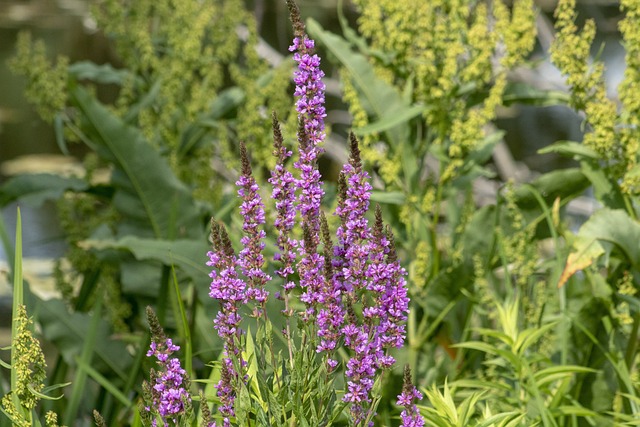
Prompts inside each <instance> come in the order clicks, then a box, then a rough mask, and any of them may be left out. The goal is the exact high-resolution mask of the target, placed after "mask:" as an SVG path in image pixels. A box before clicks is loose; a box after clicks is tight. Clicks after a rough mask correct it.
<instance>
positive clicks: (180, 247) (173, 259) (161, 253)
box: [80, 236, 211, 289]
mask: <svg viewBox="0 0 640 427" xmlns="http://www.w3.org/2000/svg"><path fill="white" fill-rule="evenodd" d="M80 246H81V247H82V248H85V249H96V250H104V249H123V250H126V251H129V252H131V253H132V254H133V256H134V257H135V258H136V259H137V260H154V261H160V262H162V263H163V264H165V265H175V266H177V267H179V268H180V269H181V270H182V271H183V272H184V273H185V274H187V276H189V277H190V278H191V279H192V280H193V282H194V284H195V285H196V286H197V288H198V289H207V288H208V286H209V284H210V279H209V273H210V272H211V271H210V269H208V268H207V267H206V265H205V262H206V259H207V258H206V255H207V251H208V250H209V246H208V244H207V243H206V242H204V241H202V242H200V241H195V240H160V239H145V238H139V237H136V236H126V237H123V238H122V239H119V240H85V241H83V242H81V243H80Z"/></svg>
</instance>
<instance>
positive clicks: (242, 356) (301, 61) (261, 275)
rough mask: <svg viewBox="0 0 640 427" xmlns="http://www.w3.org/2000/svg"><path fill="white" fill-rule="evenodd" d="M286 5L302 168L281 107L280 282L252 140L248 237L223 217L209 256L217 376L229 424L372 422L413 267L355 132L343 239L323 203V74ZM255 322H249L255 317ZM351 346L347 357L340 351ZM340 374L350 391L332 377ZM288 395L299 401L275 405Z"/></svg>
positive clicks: (246, 190)
mask: <svg viewBox="0 0 640 427" xmlns="http://www.w3.org/2000/svg"><path fill="white" fill-rule="evenodd" d="M287 5H288V6H289V10H290V14H291V19H292V23H293V28H294V36H295V38H294V40H293V43H292V45H291V47H290V51H292V52H293V59H294V61H295V62H296V63H297V69H296V71H295V72H294V82H295V84H296V88H295V96H296V97H297V102H296V111H297V114H298V131H297V143H298V153H297V154H298V157H297V159H295V160H294V162H293V166H294V169H295V171H296V173H295V174H294V173H292V172H290V171H288V170H287V168H286V163H287V161H288V160H289V158H290V157H292V155H293V151H292V150H289V149H288V148H287V147H286V145H285V141H284V138H283V136H282V133H281V132H280V126H279V123H278V120H277V118H276V116H275V114H274V116H273V119H272V121H273V136H274V156H275V157H276V166H275V168H274V170H273V171H272V172H271V177H270V179H269V183H270V184H271V197H272V199H273V201H274V203H275V220H274V228H275V233H276V238H275V240H276V248H275V254H274V257H273V261H275V263H276V267H275V275H276V277H277V279H278V282H280V281H281V283H278V284H276V283H271V282H272V277H271V276H270V275H269V274H267V273H266V270H265V266H264V264H265V257H264V255H263V251H264V249H265V243H264V239H265V237H266V232H265V229H264V225H265V222H266V217H265V210H264V204H263V201H262V198H261V196H260V189H259V187H258V184H257V183H256V181H255V180H254V179H253V177H252V175H251V166H250V162H249V157H248V155H247V149H246V147H245V146H244V144H241V145H240V156H241V160H242V171H241V176H240V178H239V179H238V181H237V182H236V185H237V186H238V196H239V198H240V199H241V206H240V213H241V215H242V217H243V226H242V228H243V231H244V235H243V237H242V238H241V240H240V244H241V245H242V248H241V249H240V251H239V252H238V255H237V256H236V255H235V251H234V249H233V247H232V245H231V241H230V239H229V236H228V234H227V232H226V230H225V228H224V226H223V225H221V224H218V223H217V222H215V221H212V241H213V250H212V251H210V252H209V262H208V263H207V265H209V266H210V267H212V272H211V274H210V276H211V279H212V281H211V287H210V292H209V295H210V296H211V297H212V298H214V299H215V300H217V301H218V303H219V307H220V308H219V312H218V314H217V315H216V318H215V320H214V327H215V329H216V330H217V332H218V335H219V336H220V337H221V339H222V341H223V343H224V354H223V361H222V367H221V370H220V380H219V382H218V383H217V385H216V389H217V398H218V401H219V405H218V411H219V413H220V415H219V416H220V417H221V418H222V425H223V426H225V427H226V426H231V425H244V424H243V423H245V422H248V420H250V419H255V420H262V421H261V422H262V423H268V424H269V425H282V426H285V425H286V426H289V425H323V426H324V425H331V423H332V422H333V421H332V420H335V419H337V418H338V417H340V416H343V417H344V416H346V417H347V418H348V419H349V425H350V426H353V427H364V426H369V425H373V421H372V420H373V419H374V417H375V414H376V407H377V403H378V401H379V398H380V396H379V395H377V394H376V393H375V392H374V390H373V385H374V383H375V381H376V380H377V379H379V378H380V376H381V375H382V373H383V372H384V371H385V370H387V369H389V368H391V367H392V366H393V364H394V363H395V360H394V358H393V357H392V356H391V354H390V350H391V349H393V348H396V347H400V346H402V345H403V343H404V339H405V335H406V333H405V326H404V323H405V322H406V318H407V313H408V298H407V290H406V283H405V279H404V276H405V275H406V272H405V271H404V269H402V267H401V266H400V264H399V262H398V260H397V256H396V252H395V248H394V244H393V235H392V233H391V230H390V228H389V227H386V228H385V226H384V224H383V221H382V211H381V209H380V208H379V207H377V209H376V213H375V223H374V225H373V227H371V226H370V225H369V221H368V219H367V212H368V210H369V204H370V202H369V201H370V197H371V191H372V186H371V184H370V182H369V181H370V179H369V175H368V173H367V172H366V171H365V169H364V166H363V164H362V161H361V159H360V151H359V148H358V140H357V139H356V137H355V136H354V135H351V136H350V159H349V163H348V164H346V165H345V166H344V168H343V170H342V172H341V175H340V181H339V192H338V193H339V194H338V198H339V202H338V206H337V208H336V211H335V215H336V216H337V217H338V218H339V220H340V225H339V227H338V229H337V232H336V234H335V243H334V241H333V240H332V236H331V232H330V230H329V225H328V221H327V219H326V218H325V215H324V213H323V211H322V208H321V205H322V198H323V196H324V190H323V188H322V185H323V184H322V181H321V176H320V172H319V170H318V157H319V156H320V154H321V153H322V146H321V145H322V142H323V141H324V138H325V132H324V118H325V116H326V112H325V107H324V90H325V86H324V83H323V82H322V77H323V76H324V73H323V72H322V70H321V69H320V58H319V57H318V55H317V54H315V53H314V47H315V43H314V41H313V40H312V39H310V38H309V37H308V36H307V34H306V33H305V30H304V25H303V24H302V21H301V19H300V13H299V11H298V8H297V6H296V5H295V3H294V2H293V1H291V0H288V1H287ZM296 279H297V280H296ZM272 286H281V291H279V292H276V293H275V296H276V300H282V301H283V302H284V308H282V306H280V311H281V313H282V314H284V316H285V322H284V329H283V330H282V336H283V339H284V341H285V342H286V344H287V347H288V363H287V362H286V361H284V360H282V359H281V357H280V356H278V355H277V353H276V352H274V351H273V339H272V336H271V334H272V332H271V331H272V330H273V327H272V326H273V325H272V324H271V321H270V319H269V317H268V316H267V315H266V313H267V311H269V310H267V305H268V304H272V303H273V304H279V303H278V302H277V301H272V302H270V301H268V298H269V295H270V294H269V292H268V291H267V288H269V287H272ZM296 307H300V310H299V311H297V312H296ZM246 312H249V313H252V316H251V317H255V318H256V321H257V322H258V331H257V333H256V339H255V340H254V339H253V338H252V337H251V336H245V335H244V334H245V332H244V331H242V330H241V327H242V324H243V323H248V322H249V318H248V317H246V316H243V313H246ZM294 323H295V324H297V326H298V327H297V328H294V327H293V325H294ZM244 329H245V330H246V331H247V332H248V331H249V330H250V327H249V326H247V327H245V328H244ZM296 332H297V333H296ZM341 348H343V349H345V350H346V353H342V354H346V355H347V357H343V356H340V357H339V355H340V353H339V352H338V350H339V349H341ZM341 364H342V366H341ZM284 366H286V367H287V368H286V370H285V369H284ZM340 374H343V375H344V384H345V388H346V389H345V390H344V392H339V391H337V390H336V389H335V387H334V386H333V380H334V379H335V378H336V376H337V375H340ZM269 384H271V388H269V387H268V385H269ZM242 396H243V397H242ZM278 397H280V398H281V399H283V400H284V401H287V402H289V403H288V404H287V405H284V406H283V407H281V408H280V407H276V406H274V405H273V402H274V401H277V400H278ZM414 397H415V396H414ZM412 414H413V413H412ZM413 415H415V414H413ZM416 416H419V415H416ZM303 421H304V422H303Z"/></svg>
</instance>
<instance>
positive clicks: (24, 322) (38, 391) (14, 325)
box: [0, 209, 58, 427]
mask: <svg viewBox="0 0 640 427" xmlns="http://www.w3.org/2000/svg"><path fill="white" fill-rule="evenodd" d="M12 275H13V310H12V321H11V346H10V347H8V348H7V349H8V350H11V364H10V365H7V364H6V363H4V362H1V361H0V364H1V365H2V366H3V367H5V368H7V369H9V370H10V371H11V389H10V390H9V392H8V393H7V394H5V395H4V396H2V399H1V400H0V410H1V411H2V412H3V413H4V414H5V415H6V416H7V417H8V418H9V419H10V420H11V422H12V424H13V425H14V426H18V427H31V426H40V425H41V424H40V421H39V420H38V417H37V413H36V411H35V408H36V405H37V404H38V402H39V401H40V400H41V399H43V398H44V399H51V398H50V397H48V396H47V395H45V394H43V393H44V388H45V385H44V383H45V379H46V368H47V363H46V361H45V358H44V353H43V352H42V347H41V346H40V342H39V341H38V339H37V338H36V337H35V336H34V333H33V330H32V329H33V326H32V325H33V320H32V319H31V318H30V317H29V316H28V314H27V308H26V306H25V305H24V301H23V299H24V296H23V295H24V290H23V277H22V222H21V219H20V210H19V209H18V215H17V223H16V244H15V255H14V266H13V271H12ZM53 388H57V387H51V388H50V389H53ZM45 422H46V426H47V427H57V426H58V416H57V415H56V414H55V413H54V412H52V411H48V412H47V414H46V417H45Z"/></svg>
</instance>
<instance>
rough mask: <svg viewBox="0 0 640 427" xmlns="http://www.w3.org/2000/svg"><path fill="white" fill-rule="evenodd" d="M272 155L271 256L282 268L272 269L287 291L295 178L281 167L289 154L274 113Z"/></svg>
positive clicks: (291, 263) (292, 257) (292, 256)
mask: <svg viewBox="0 0 640 427" xmlns="http://www.w3.org/2000/svg"><path fill="white" fill-rule="evenodd" d="M273 146H274V151H273V154H274V155H275V156H276V157H277V159H278V161H277V164H276V167H275V169H274V170H273V171H271V178H269V183H270V184H271V185H272V186H273V191H272V192H271V197H272V198H273V200H275V202H276V211H277V217H276V220H275V223H274V225H275V227H276V229H277V230H278V250H279V251H280V252H276V255H275V257H274V259H275V260H276V261H280V262H281V263H282V267H281V268H280V269H279V270H276V274H278V275H279V276H280V277H282V278H283V279H284V280H285V283H284V290H285V292H289V291H291V290H292V289H293V288H294V287H295V283H293V282H291V281H289V280H288V278H289V276H291V275H292V274H293V273H294V271H293V266H294V263H295V260H296V253H295V251H294V248H295V247H296V245H297V242H296V240H294V239H292V238H291V237H290V235H291V230H292V229H293V226H294V224H295V219H296V210H295V206H294V204H295V201H296V180H295V178H294V177H293V174H292V173H291V172H289V171H288V170H286V169H285V168H284V163H285V161H286V160H287V159H288V158H289V157H291V154H293V153H292V152H291V151H289V150H287V148H286V147H285V146H284V142H283V138H282V133H281V132H280V125H279V123H278V118H277V117H276V114H275V113H273Z"/></svg>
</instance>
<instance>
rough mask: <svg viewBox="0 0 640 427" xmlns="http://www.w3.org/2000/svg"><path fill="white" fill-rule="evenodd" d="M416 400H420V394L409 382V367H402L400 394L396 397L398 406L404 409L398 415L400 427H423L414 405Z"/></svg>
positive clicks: (418, 412) (422, 420)
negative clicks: (402, 377)
mask: <svg viewBox="0 0 640 427" xmlns="http://www.w3.org/2000/svg"><path fill="white" fill-rule="evenodd" d="M416 400H422V393H420V392H419V391H418V389H417V388H416V387H415V386H414V385H413V383H412V382H411V370H410V369H409V365H406V366H405V367H404V384H403V386H402V393H401V394H399V395H398V405H399V406H404V408H405V409H404V410H403V411H402V413H401V414H400V419H402V424H401V427H422V426H424V418H423V417H422V415H420V411H419V410H418V407H417V406H416V405H415V403H414V402H415V401H416Z"/></svg>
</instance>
